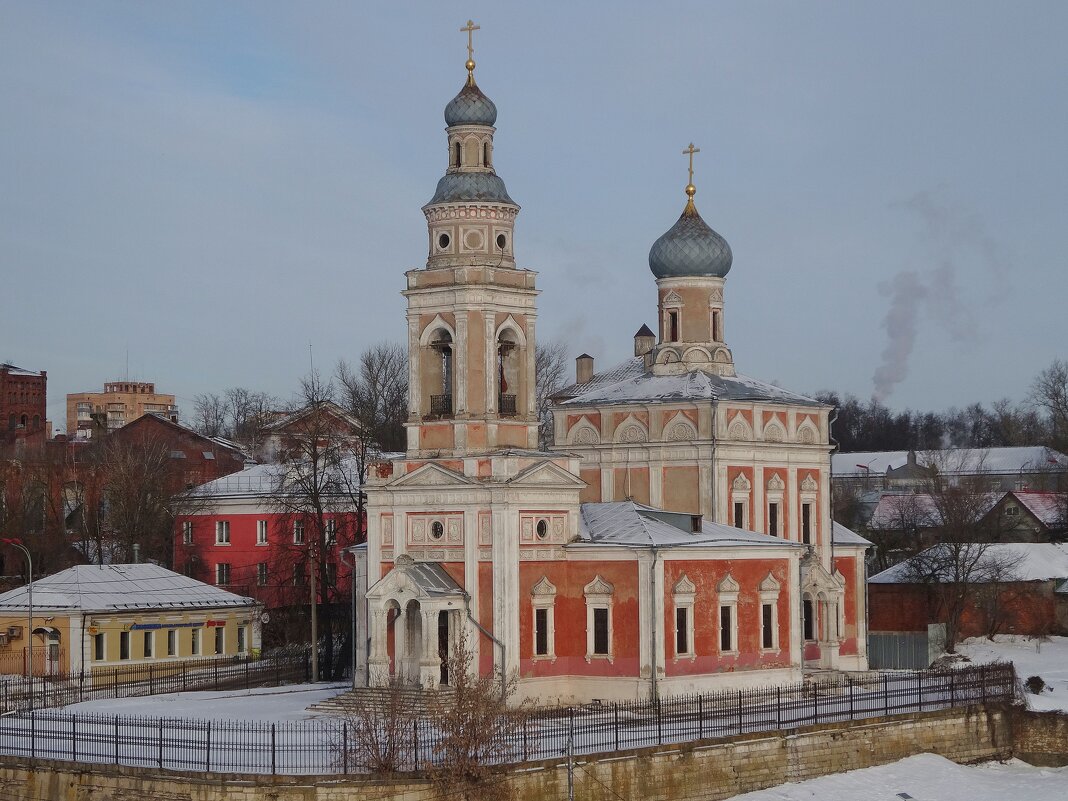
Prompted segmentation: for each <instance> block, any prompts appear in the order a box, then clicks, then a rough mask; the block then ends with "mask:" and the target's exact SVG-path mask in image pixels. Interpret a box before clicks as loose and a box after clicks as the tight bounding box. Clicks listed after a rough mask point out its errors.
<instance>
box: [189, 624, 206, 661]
mask: <svg viewBox="0 0 1068 801" xmlns="http://www.w3.org/2000/svg"><path fill="white" fill-rule="evenodd" d="M203 645H204V636H203V627H201V626H193V628H191V629H189V654H190V656H201V651H202V650H203Z"/></svg>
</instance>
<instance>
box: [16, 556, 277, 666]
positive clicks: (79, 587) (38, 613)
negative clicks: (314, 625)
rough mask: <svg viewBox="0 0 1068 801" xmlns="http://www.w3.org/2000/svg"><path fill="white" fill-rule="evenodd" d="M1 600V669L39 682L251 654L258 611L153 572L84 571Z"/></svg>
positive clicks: (155, 568) (236, 598)
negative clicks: (30, 674) (28, 671)
mask: <svg viewBox="0 0 1068 801" xmlns="http://www.w3.org/2000/svg"><path fill="white" fill-rule="evenodd" d="M32 592H33V596H32V615H33V616H32V620H31V619H30V618H29V615H30V612H31V606H30V587H29V585H26V586H22V587H17V588H15V589H13V590H9V591H8V592H5V593H3V594H0V671H2V672H4V673H23V672H24V671H25V666H26V651H27V647H29V646H32V651H31V652H32V654H33V670H34V675H37V676H59V675H79V676H84V675H91V674H92V673H93V671H96V670H99V669H101V668H105V667H106V668H113V667H116V666H128V665H147V664H152V665H160V664H166V663H168V662H176V661H178V660H188V659H198V658H207V657H219V656H236V655H240V654H247V653H249V652H251V651H253V650H258V649H259V647H260V618H259V616H260V608H261V607H260V605H259V604H258V603H257V602H256V601H255V600H254V599H252V598H247V597H243V596H240V595H235V594H234V593H232V592H227V591H226V590H224V589H221V588H219V587H213V586H212V585H210V584H205V583H203V582H200V581H196V580H195V579H192V578H189V577H188V576H183V575H181V574H180V573H175V572H173V571H171V570H167V569H166V568H163V567H160V566H159V565H155V564H125V565H77V566H75V567H71V568H68V569H67V570H63V571H61V572H59V573H55V574H53V575H51V576H45V577H43V578H39V579H37V580H35V581H34V582H33V587H32Z"/></svg>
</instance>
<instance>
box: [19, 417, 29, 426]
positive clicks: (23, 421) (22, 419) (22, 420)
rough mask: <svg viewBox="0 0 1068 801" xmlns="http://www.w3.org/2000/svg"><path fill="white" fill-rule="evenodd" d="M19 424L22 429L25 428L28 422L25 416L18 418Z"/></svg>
mask: <svg viewBox="0 0 1068 801" xmlns="http://www.w3.org/2000/svg"><path fill="white" fill-rule="evenodd" d="M19 422H20V423H21V424H22V427H23V428H25V427H26V423H28V422H29V420H28V418H27V417H26V415H22V417H21V418H20V420H19Z"/></svg>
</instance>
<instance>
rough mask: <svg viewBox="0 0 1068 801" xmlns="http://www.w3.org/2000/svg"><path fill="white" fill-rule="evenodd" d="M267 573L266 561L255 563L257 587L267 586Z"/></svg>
mask: <svg viewBox="0 0 1068 801" xmlns="http://www.w3.org/2000/svg"><path fill="white" fill-rule="evenodd" d="M269 575H270V573H269V568H268V567H267V563H266V562H259V563H257V565H256V586H257V587H266V586H267V578H268V576H269Z"/></svg>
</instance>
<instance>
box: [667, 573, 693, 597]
mask: <svg viewBox="0 0 1068 801" xmlns="http://www.w3.org/2000/svg"><path fill="white" fill-rule="evenodd" d="M671 592H672V593H673V594H675V595H695V594H696V593H697V586H696V585H695V584H694V583H693V582H692V581H690V577H689V576H687V575H686V574H685V573H683V574H682V576H681V577H680V578H679V580H678V581H676V582H675V586H674V587H672V588H671Z"/></svg>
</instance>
